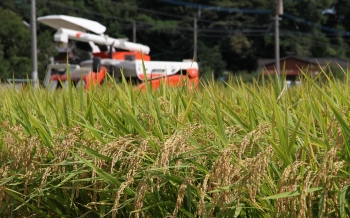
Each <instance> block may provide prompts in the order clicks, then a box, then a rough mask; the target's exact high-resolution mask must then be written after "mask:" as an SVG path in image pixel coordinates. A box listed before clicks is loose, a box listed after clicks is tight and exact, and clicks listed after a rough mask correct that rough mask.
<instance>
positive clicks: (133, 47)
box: [37, 15, 199, 90]
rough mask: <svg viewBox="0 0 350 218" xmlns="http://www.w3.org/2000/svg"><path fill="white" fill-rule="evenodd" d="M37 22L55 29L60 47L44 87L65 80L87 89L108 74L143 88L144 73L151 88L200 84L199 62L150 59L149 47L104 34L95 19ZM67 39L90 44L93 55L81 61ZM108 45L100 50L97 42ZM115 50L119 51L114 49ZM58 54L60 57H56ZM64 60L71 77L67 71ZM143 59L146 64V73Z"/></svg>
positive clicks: (53, 86) (55, 17)
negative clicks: (165, 85)
mask: <svg viewBox="0 0 350 218" xmlns="http://www.w3.org/2000/svg"><path fill="white" fill-rule="evenodd" d="M37 20H38V22H40V23H42V24H45V25H47V26H50V27H52V28H54V29H56V30H57V32H56V33H55V35H54V41H55V42H56V43H57V46H58V48H59V55H58V56H57V57H56V59H55V60H53V61H52V63H51V64H50V65H49V66H48V70H47V74H46V76H45V80H44V86H45V87H47V88H50V90H55V89H56V88H59V87H62V86H67V84H68V80H71V82H72V84H73V85H74V86H76V87H84V88H86V89H90V88H91V86H92V85H99V84H101V83H102V82H103V81H104V80H105V78H106V77H107V73H109V74H110V75H111V76H112V77H114V78H115V79H117V80H118V79H121V78H122V74H123V75H124V77H125V78H126V79H127V80H128V81H132V82H133V84H137V85H138V88H140V89H145V81H146V78H145V75H146V77H147V81H148V83H149V84H150V85H151V87H152V88H153V89H157V88H159V86H160V84H161V83H162V82H165V83H166V84H167V85H169V86H171V85H174V86H183V85H184V84H185V82H186V81H188V83H187V85H188V86H189V87H190V88H193V87H197V85H198V83H199V75H198V63H197V62H193V61H186V60H184V61H182V62H173V61H151V57H150V55H149V53H150V48H149V47H148V46H146V45H142V44H139V43H133V42H129V41H127V40H126V39H115V38H111V37H109V36H107V35H105V34H104V32H105V31H106V27H105V26H103V25H101V24H100V23H98V22H95V21H91V20H87V19H84V18H78V17H71V16H66V15H50V16H44V17H39V18H38V19H37ZM69 40H74V41H81V42H86V43H88V44H89V45H90V47H91V51H92V57H88V58H86V60H81V59H80V58H79V57H76V56H74V55H73V56H71V58H70V59H68V58H67V54H69V52H70V51H69V50H70V47H69ZM96 44H98V45H102V46H104V47H106V48H107V50H106V51H101V50H100V48H99V47H98V46H97V45H96ZM116 49H118V51H116ZM59 56H61V57H63V58H61V59H59V58H58V57H59ZM67 60H69V61H68V67H69V70H70V78H68V73H67ZM142 62H144V66H145V69H146V70H145V71H146V72H145V74H144V70H143V65H142Z"/></svg>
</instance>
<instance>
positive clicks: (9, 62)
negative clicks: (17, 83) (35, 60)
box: [0, 8, 31, 80]
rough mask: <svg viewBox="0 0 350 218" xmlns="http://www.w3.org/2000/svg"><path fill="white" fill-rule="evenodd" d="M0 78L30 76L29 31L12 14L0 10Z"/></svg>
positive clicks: (15, 15)
mask: <svg viewBox="0 0 350 218" xmlns="http://www.w3.org/2000/svg"><path fill="white" fill-rule="evenodd" d="M0 20H1V21H2V22H0V63H1V67H0V78H1V80H5V79H7V78H12V77H13V76H14V77H15V78H26V75H28V76H29V77H30V75H31V59H30V48H31V45H30V30H29V28H28V27H26V26H25V25H24V24H23V21H22V19H21V18H20V17H19V16H18V15H17V14H15V13H14V12H12V11H10V10H7V9H3V8H0Z"/></svg>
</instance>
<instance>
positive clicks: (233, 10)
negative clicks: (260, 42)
mask: <svg viewBox="0 0 350 218" xmlns="http://www.w3.org/2000/svg"><path fill="white" fill-rule="evenodd" d="M158 1H160V2H166V3H170V4H174V5H181V6H187V7H192V8H200V9H205V10H215V11H223V12H229V13H245V14H269V13H271V12H272V11H271V10H269V9H261V10H260V9H238V8H225V7H220V6H211V5H202V4H196V3H190V2H183V1H177V0H176V1H175V0H158Z"/></svg>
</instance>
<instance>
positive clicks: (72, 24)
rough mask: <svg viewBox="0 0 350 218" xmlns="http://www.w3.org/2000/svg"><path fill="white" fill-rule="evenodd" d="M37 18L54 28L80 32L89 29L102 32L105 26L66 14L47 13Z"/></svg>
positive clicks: (98, 32)
mask: <svg viewBox="0 0 350 218" xmlns="http://www.w3.org/2000/svg"><path fill="white" fill-rule="evenodd" d="M37 20H38V21H39V22H41V23H43V24H45V25H47V26H50V27H52V28H54V29H59V28H66V29H72V30H76V31H82V32H86V30H89V31H91V32H94V33H97V34H102V33H104V32H105V31H106V27H105V26H103V25H102V24H100V23H98V22H96V21H92V20H88V19H84V18H80V17H72V16H67V15H49V16H44V17H38V18H37Z"/></svg>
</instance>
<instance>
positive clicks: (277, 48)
mask: <svg viewBox="0 0 350 218" xmlns="http://www.w3.org/2000/svg"><path fill="white" fill-rule="evenodd" d="M282 14H283V0H276V14H275V59H276V71H277V76H278V80H279V82H280V84H282V83H281V82H282V81H281V67H280V42H279V19H280V18H279V15H282Z"/></svg>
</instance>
